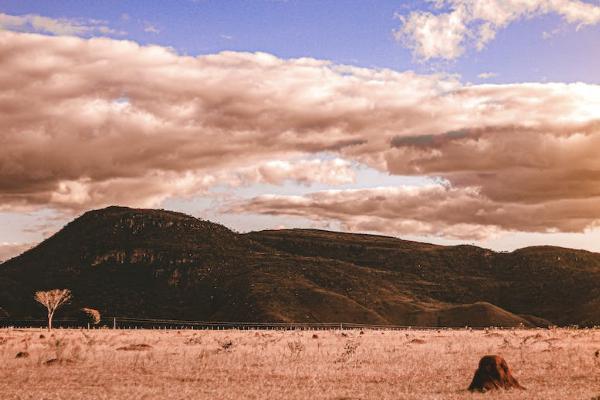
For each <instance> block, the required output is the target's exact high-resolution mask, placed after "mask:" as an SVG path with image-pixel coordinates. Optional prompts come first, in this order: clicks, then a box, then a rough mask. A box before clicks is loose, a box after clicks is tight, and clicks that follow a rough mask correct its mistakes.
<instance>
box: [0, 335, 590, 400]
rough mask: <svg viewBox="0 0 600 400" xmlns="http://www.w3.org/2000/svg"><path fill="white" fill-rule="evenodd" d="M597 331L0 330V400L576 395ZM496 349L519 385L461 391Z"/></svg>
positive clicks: (580, 395) (585, 394)
mask: <svg viewBox="0 0 600 400" xmlns="http://www.w3.org/2000/svg"><path fill="white" fill-rule="evenodd" d="M599 350H600V330H597V329H586V330H575V329H538V330H516V329H515V330H495V329H489V330H480V331H471V330H427V331H422V330H401V331H391V330H383V331H380V330H364V331H360V330H345V331H339V330H336V331H238V330H226V331H199V330H180V331H179V330H108V329H98V330H74V329H73V330H69V329H56V330H54V331H52V332H51V333H49V332H48V331H45V330H41V329H3V330H0V397H1V398H2V399H7V400H8V399H36V400H37V399H47V400H54V399H57V400H58V399H61V400H63V399H87V398H94V399H286V400H293V399H332V400H333V399H338V400H341V399H463V398H467V399H484V398H494V399H545V400H548V399H586V400H591V399H593V398H598V397H597V396H600V352H599ZM486 354H500V355H502V356H503V357H504V358H505V359H506V360H507V362H508V364H509V366H510V367H511V369H512V371H513V373H514V374H515V376H516V377H517V378H518V379H519V381H520V382H521V384H522V385H523V386H525V387H526V388H527V390H526V391H520V390H511V391H499V392H496V393H485V394H480V393H475V394H471V393H470V392H468V391H467V390H466V388H467V387H468V386H469V383H470V380H471V378H472V376H473V372H474V371H475V369H476V367H477V363H478V361H479V359H480V357H481V356H483V355H486Z"/></svg>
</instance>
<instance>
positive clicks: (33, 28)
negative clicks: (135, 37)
mask: <svg viewBox="0 0 600 400" xmlns="http://www.w3.org/2000/svg"><path fill="white" fill-rule="evenodd" d="M2 29H7V30H16V31H25V32H41V33H50V34H53V35H60V36H85V35H91V34H94V33H100V34H103V35H111V34H112V35H122V34H124V32H120V31H116V30H114V29H112V28H110V27H109V26H108V25H107V24H106V22H105V21H98V20H80V19H70V18H49V17H44V16H41V15H36V14H26V15H8V14H4V13H0V30H2Z"/></svg>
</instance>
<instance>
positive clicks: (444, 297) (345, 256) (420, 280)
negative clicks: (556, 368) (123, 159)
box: [0, 206, 600, 326]
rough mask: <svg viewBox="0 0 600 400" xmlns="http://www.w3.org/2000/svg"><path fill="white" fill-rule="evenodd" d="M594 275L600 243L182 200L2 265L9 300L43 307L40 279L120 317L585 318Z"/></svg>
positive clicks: (84, 228)
mask: <svg viewBox="0 0 600 400" xmlns="http://www.w3.org/2000/svg"><path fill="white" fill-rule="evenodd" d="M599 283H600V254H598V253H593V252H589V251H586V250H574V249H564V248H560V247H555V246H531V247H525V248H522V249H518V250H515V251H512V252H508V253H506V252H494V251H492V250H489V249H484V248H479V247H476V246H471V245H458V246H442V245H436V244H429V243H420V242H414V241H406V240H403V239H399V238H394V237H391V236H382V235H369V234H354V233H345V232H332V231H325V230H318V229H286V230H264V231H258V232H249V233H245V234H240V233H235V232H233V231H231V230H230V229H228V228H226V227H224V226H222V225H219V224H215V223H212V222H210V221H205V220H202V219H198V218H195V217H192V216H189V215H186V214H183V213H178V212H174V211H168V210H153V209H132V208H127V207H118V206H111V207H107V208H105V209H100V210H92V211H88V212H86V213H84V214H83V215H82V216H80V217H78V218H76V219H75V220H73V221H71V222H69V223H68V224H67V225H65V227H63V229H61V230H60V231H59V232H57V233H56V234H55V235H53V236H52V237H50V238H48V239H47V240H45V241H44V242H42V243H40V244H39V245H38V246H36V247H34V248H32V249H30V250H28V251H26V252H24V253H23V254H21V255H19V256H17V257H14V258H12V259H10V260H8V261H5V262H4V263H2V264H0V307H2V308H3V309H5V310H6V311H7V312H8V313H9V314H10V315H11V316H13V317H31V316H37V315H40V314H41V313H40V310H39V308H37V307H36V306H35V304H34V303H33V300H32V298H31V296H32V293H33V292H34V291H35V290H40V289H49V288H52V287H69V288H70V289H71V290H72V291H73V293H74V295H75V300H74V304H73V305H72V306H71V309H72V310H74V309H76V308H77V307H80V306H89V307H93V308H98V309H99V310H101V311H102V312H103V313H109V314H111V315H117V314H120V315H125V314H127V315H128V316H139V317H162V318H167V317H168V318H174V319H176V318H181V319H191V320H207V321H233V320H239V321H248V322H277V321H283V322H364V323H377V324H397V325H413V326H416V325H424V326H437V325H443V326H465V325H469V326H474V325H480V326H496V325H499V326H517V325H525V326H534V325H542V326H544V325H550V324H558V325H567V324H580V325H586V326H588V325H598V324H600V310H598V309H597V307H595V306H594V305H596V304H599V303H600V291H599V289H598V287H599V286H600V285H599ZM72 310H69V309H65V313H66V314H68V313H69V312H71V311H72Z"/></svg>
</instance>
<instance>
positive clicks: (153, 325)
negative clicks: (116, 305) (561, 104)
mask: <svg viewBox="0 0 600 400" xmlns="http://www.w3.org/2000/svg"><path fill="white" fill-rule="evenodd" d="M47 323H48V321H47V320H45V319H9V318H4V319H0V328H44V327H46V326H47ZM53 327H55V328H59V329H60V328H64V329H67V328H71V329H80V328H87V329H196V330H229V329H233V330H351V329H371V330H464V329H472V330H482V329H515V328H519V329H526V328H527V327H469V326H464V327H442V326H407V325H384V324H361V323H353V322H213V321H186V320H174V319H154V318H130V317H105V318H103V319H102V320H101V322H100V323H99V324H97V325H94V324H91V323H89V322H87V321H82V320H78V319H60V320H54V321H53ZM573 328H576V327H573Z"/></svg>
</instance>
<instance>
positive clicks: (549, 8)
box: [394, 0, 600, 60]
mask: <svg viewBox="0 0 600 400" xmlns="http://www.w3.org/2000/svg"><path fill="white" fill-rule="evenodd" d="M431 2H432V3H434V8H435V9H436V12H435V13H432V12H429V11H413V12H411V13H410V14H408V15H397V17H398V19H399V20H400V22H401V26H400V27H399V28H398V29H397V30H396V31H395V32H394V35H395V37H396V39H397V40H398V41H400V42H402V43H404V45H406V46H407V47H408V48H410V49H411V50H412V51H413V54H414V55H415V56H416V57H417V58H420V59H422V60H429V59H433V58H442V59H455V58H458V57H460V56H461V55H462V54H463V53H464V52H465V50H466V48H468V47H475V48H476V49H477V50H482V49H484V48H485V46H486V45H487V44H488V43H489V42H491V41H492V40H493V39H494V38H495V37H496V33H497V32H498V31H499V30H501V29H503V28H505V27H506V26H508V25H509V24H510V23H512V22H514V21H517V20H520V19H525V18H533V17H537V16H540V15H544V14H557V15H559V16H561V17H562V18H563V19H564V20H565V21H566V22H567V23H569V24H575V25H576V26H577V28H580V27H582V26H585V25H595V24H598V23H600V6H599V5H594V4H591V3H586V2H583V1H580V0H550V1H549V0H508V1H506V0H432V1H431ZM440 10H441V12H439V11H440Z"/></svg>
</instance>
